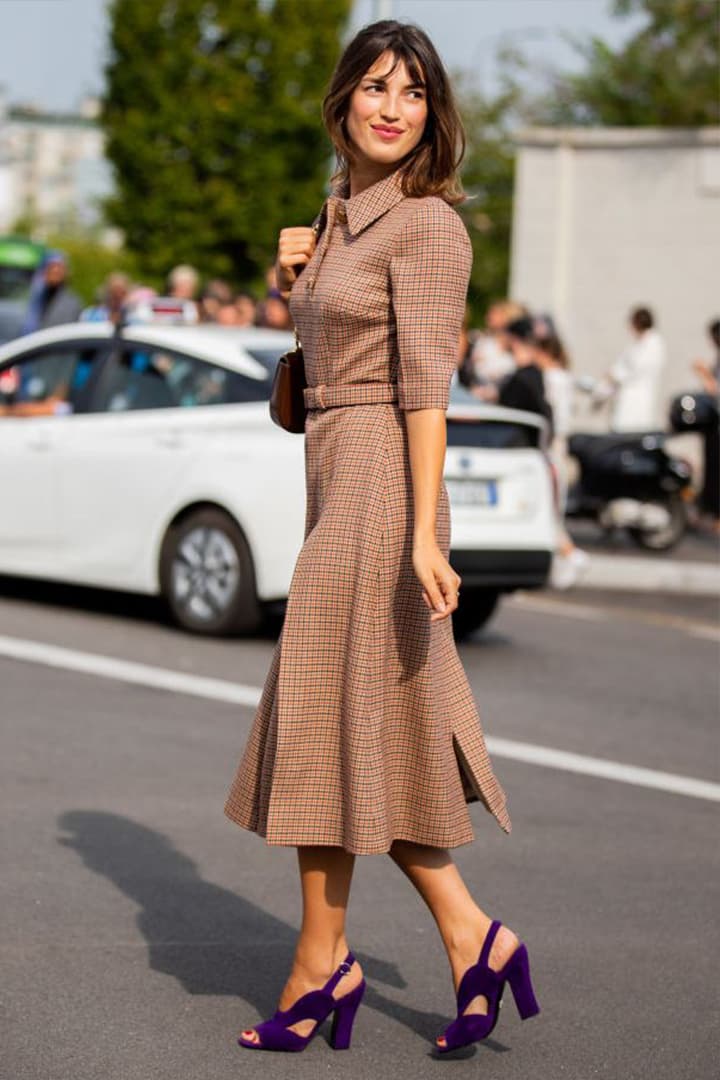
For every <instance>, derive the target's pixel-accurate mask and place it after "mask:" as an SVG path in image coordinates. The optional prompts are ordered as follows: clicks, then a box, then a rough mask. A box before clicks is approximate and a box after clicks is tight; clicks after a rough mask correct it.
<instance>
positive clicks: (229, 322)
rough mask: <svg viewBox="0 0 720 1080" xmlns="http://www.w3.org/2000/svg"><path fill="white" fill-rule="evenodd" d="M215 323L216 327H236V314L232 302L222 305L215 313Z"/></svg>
mask: <svg viewBox="0 0 720 1080" xmlns="http://www.w3.org/2000/svg"><path fill="white" fill-rule="evenodd" d="M215 321H216V323H217V324H218V326H237V324H238V313H237V308H236V307H235V304H234V302H233V301H231V302H230V303H229V304H223V305H222V306H221V307H220V308H219V309H218V313H217V318H216V320H215Z"/></svg>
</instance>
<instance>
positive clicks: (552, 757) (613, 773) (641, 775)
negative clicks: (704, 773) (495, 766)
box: [486, 736, 720, 802]
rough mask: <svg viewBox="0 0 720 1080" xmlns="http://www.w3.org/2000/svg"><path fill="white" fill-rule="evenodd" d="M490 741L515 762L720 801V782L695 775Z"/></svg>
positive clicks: (495, 751)
mask: <svg viewBox="0 0 720 1080" xmlns="http://www.w3.org/2000/svg"><path fill="white" fill-rule="evenodd" d="M486 742H487V748H488V750H489V751H490V753H491V754H496V755H497V756H498V757H506V758H512V760H513V761H524V762H527V764H528V765H542V766H543V767H545V768H548V769H561V770H562V771H563V772H573V773H580V775H582V776H599V777H602V778H603V779H604V780H616V781H618V782H619V783H621V784H633V785H634V786H635V787H647V788H654V789H655V791H671V792H673V793H674V794H675V795H689V796H690V798H693V799H710V800H711V801H712V802H720V784H713V783H712V782H711V781H710V780H696V779H695V778H694V777H692V776H678V775H677V774H675V773H667V772H659V771H658V770H657V769H644V768H642V767H640V766H638V765H624V764H623V763H622V762H621V761H608V760H607V758H596V757H589V756H588V755H586V754H572V753H569V752H568V751H567V750H553V749H552V747H549V746H536V745H535V744H534V743H524V742H516V741H515V739H500V738H496V737H495V736H492V737H491V736H488V738H487V740H486Z"/></svg>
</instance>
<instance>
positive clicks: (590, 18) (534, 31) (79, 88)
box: [0, 0, 642, 111]
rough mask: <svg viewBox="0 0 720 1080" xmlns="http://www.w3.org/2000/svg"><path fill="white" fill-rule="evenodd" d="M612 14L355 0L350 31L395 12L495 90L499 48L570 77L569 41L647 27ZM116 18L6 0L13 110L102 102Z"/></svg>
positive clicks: (506, 3)
mask: <svg viewBox="0 0 720 1080" xmlns="http://www.w3.org/2000/svg"><path fill="white" fill-rule="evenodd" d="M148 2H149V3H152V2H156V0H148ZM296 2H297V3H302V2H303V0H296ZM222 3H232V0H220V4H221V5H222ZM610 7H611V4H610V0H356V2H355V5H354V9H353V18H352V24H351V25H352V29H353V30H356V29H358V28H359V27H360V26H362V25H364V24H365V23H368V22H372V21H373V20H374V18H376V17H378V16H377V12H378V11H380V10H381V11H382V15H383V17H384V16H385V11H386V10H387V9H389V10H390V12H391V15H392V17H393V18H398V19H401V20H408V21H412V22H416V23H418V24H419V25H420V26H422V27H423V28H424V29H425V30H427V32H428V33H429V35H430V37H431V38H432V39H433V41H434V43H435V45H436V47H437V48H438V50H439V51H440V53H441V54H442V56H443V59H444V60H445V63H446V65H447V66H448V67H449V68H450V69H451V70H453V69H460V68H462V69H466V70H468V69H470V70H472V71H473V72H474V77H475V79H476V81H477V84H478V86H479V87H480V88H482V89H485V90H488V89H491V88H492V86H493V72H494V65H493V56H494V53H495V51H496V50H497V48H498V46H499V45H504V44H512V43H514V42H517V44H518V45H522V47H523V49H524V50H525V51H526V52H527V53H528V54H529V55H530V56H540V57H542V59H543V60H550V61H552V62H553V63H555V64H557V65H558V66H561V67H571V66H573V65H575V66H576V61H575V60H574V54H573V52H572V50H571V48H570V47H569V46H568V44H567V43H566V41H565V40H564V35H566V34H576V35H579V36H585V35H587V34H598V35H600V36H602V37H605V38H606V39H607V40H608V41H610V42H611V43H613V44H620V43H621V42H622V41H623V40H624V39H625V38H626V37H627V36H629V34H630V33H631V32H633V31H634V29H635V28H636V27H637V26H638V25H639V24H640V22H642V20H640V21H638V19H637V17H634V18H633V19H630V20H626V19H622V20H621V19H614V18H612V16H611V15H610ZM107 8H108V3H107V0H0V86H3V87H4V91H5V96H6V99H7V101H9V102H10V103H11V104H21V103H23V104H24V103H33V104H36V105H38V106H40V107H42V108H45V109H49V110H55V111H66V110H71V109H75V108H77V106H78V105H79V102H80V101H81V99H82V98H83V97H84V96H86V95H93V94H98V93H99V92H101V90H102V86H103V62H104V56H105V39H106V35H107V25H108V17H107Z"/></svg>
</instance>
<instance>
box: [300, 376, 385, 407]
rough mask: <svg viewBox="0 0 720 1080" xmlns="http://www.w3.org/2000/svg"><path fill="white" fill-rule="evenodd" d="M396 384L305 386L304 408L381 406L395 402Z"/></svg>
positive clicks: (369, 383) (322, 384)
mask: <svg viewBox="0 0 720 1080" xmlns="http://www.w3.org/2000/svg"><path fill="white" fill-rule="evenodd" d="M397 396H398V393H397V383H381V382H368V383H344V384H339V385H335V386H326V385H325V384H324V383H321V384H320V385H319V386H306V387H305V389H304V390H303V398H304V400H305V407H306V408H308V409H331V408H332V407H333V406H334V405H382V404H385V403H388V404H389V403H390V402H392V401H397Z"/></svg>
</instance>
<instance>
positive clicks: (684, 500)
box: [566, 380, 692, 551]
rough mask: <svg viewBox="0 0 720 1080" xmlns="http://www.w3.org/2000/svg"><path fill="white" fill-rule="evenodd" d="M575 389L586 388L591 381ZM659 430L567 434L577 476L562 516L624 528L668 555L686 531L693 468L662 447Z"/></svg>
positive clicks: (644, 545) (641, 543) (645, 545)
mask: <svg viewBox="0 0 720 1080" xmlns="http://www.w3.org/2000/svg"><path fill="white" fill-rule="evenodd" d="M580 388H581V389H585V390H591V389H592V387H591V385H590V380H583V381H582V382H581V383H580ZM666 439H667V436H666V435H665V432H663V431H653V432H637V433H636V432H611V433H609V434H601V435H595V434H593V435H590V434H577V435H572V436H571V437H570V438H569V440H568V452H569V453H570V454H571V455H572V456H573V457H574V458H576V459H577V462H578V464H579V466H580V476H579V478H578V480H577V482H576V483H575V484H574V485H572V486H571V487H570V490H569V491H568V497H567V509H566V514H567V516H568V517H569V518H589V519H592V520H594V521H596V522H597V523H598V525H600V527H601V528H603V529H606V530H608V531H611V530H613V529H626V530H627V532H628V534H629V535H630V536H631V537H632V539H633V540H634V541H635V543H636V544H637V545H638V546H639V547H642V548H648V549H650V550H651V551H667V550H668V549H669V548H671V547H673V546H674V545H675V544H677V543H678V541H679V540H681V539H682V537H683V536H684V534H685V530H686V528H687V506H688V502H689V501H690V497H691V482H692V469H691V467H690V465H689V464H688V462H687V461H684V460H683V459H681V458H677V457H672V456H671V455H670V454H668V452H667V450H666V449H665V443H666Z"/></svg>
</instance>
